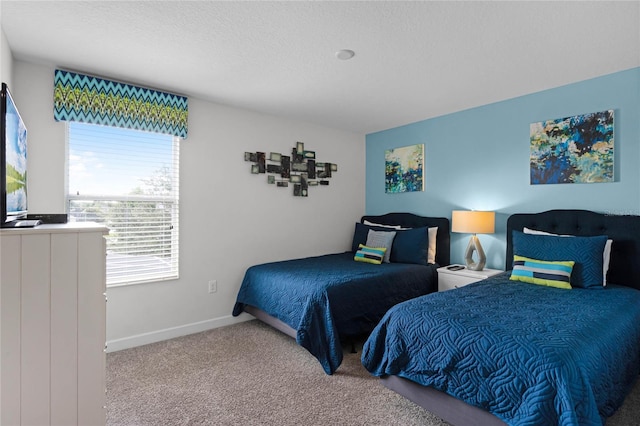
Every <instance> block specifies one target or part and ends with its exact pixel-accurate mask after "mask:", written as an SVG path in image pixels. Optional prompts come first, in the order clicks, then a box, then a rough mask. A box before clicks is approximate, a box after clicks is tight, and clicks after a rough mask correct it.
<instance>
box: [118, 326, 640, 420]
mask: <svg viewBox="0 0 640 426" xmlns="http://www.w3.org/2000/svg"><path fill="white" fill-rule="evenodd" d="M639 419H640V385H637V386H636V388H635V389H634V392H633V393H632V394H631V395H630V396H629V397H628V398H627V400H626V401H625V405H624V406H623V407H622V408H621V409H620V410H619V412H618V413H616V415H614V416H613V417H612V418H611V419H609V421H608V422H607V426H622V425H625V426H626V425H632V424H638V422H640V420H639ZM107 424H108V425H167V426H169V425H238V424H241V425H283V426H286V425H350V426H358V425H372V426H373V425H407V426H411V425H427V426H444V425H446V423H444V422H443V421H441V420H440V419H438V418H437V417H435V416H434V415H432V414H431V413H428V412H426V411H425V410H423V409H422V408H420V407H418V406H416V405H415V404H413V403H412V402H410V401H408V400H406V399H405V398H403V397H401V396H399V395H397V394H395V393H394V392H392V391H390V390H388V389H386V388H385V387H383V386H382V385H381V384H380V383H379V379H377V378H375V377H372V376H371V375H369V373H368V372H367V371H366V370H365V369H364V367H362V364H361V363H360V351H359V352H358V353H357V354H352V353H349V351H348V350H347V351H345V358H344V361H343V363H342V365H341V366H340V368H339V369H338V371H337V372H336V373H335V374H334V375H332V376H328V375H326V374H325V373H324V372H323V370H322V368H321V367H320V364H319V363H318V362H317V361H316V359H315V358H313V357H312V356H311V355H310V354H309V353H308V352H307V351H306V350H305V349H303V348H301V347H299V346H298V345H296V343H295V341H294V340H293V339H291V338H290V337H287V336H285V335H284V334H282V333H280V332H278V331H275V330H273V329H272V328H270V327H268V326H266V325H264V324H262V323H260V322H258V321H249V322H245V323H241V324H235V325H232V326H228V327H222V328H218V329H215V330H210V331H207V332H204V333H198V334H194V335H190V336H185V337H181V338H178V339H173V340H169V341H165V342H160V343H154V344H151V345H146V346H142V347H138V348H133V349H127V350H124V351H119V352H114V353H110V354H108V355H107Z"/></svg>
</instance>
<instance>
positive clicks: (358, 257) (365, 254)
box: [353, 244, 387, 265]
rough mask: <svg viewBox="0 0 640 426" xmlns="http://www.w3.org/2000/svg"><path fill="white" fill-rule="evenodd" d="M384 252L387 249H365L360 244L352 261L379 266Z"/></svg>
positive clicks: (365, 247)
mask: <svg viewBox="0 0 640 426" xmlns="http://www.w3.org/2000/svg"><path fill="white" fill-rule="evenodd" d="M386 251H387V249H386V248H384V247H367V246H365V245H364V244H360V245H359V246H358V251H357V252H356V254H355V256H353V260H355V261H357V262H366V263H374V264H376V265H380V264H381V263H382V259H383V258H384V253H385V252H386Z"/></svg>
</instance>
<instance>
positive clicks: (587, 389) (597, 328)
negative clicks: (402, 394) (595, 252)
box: [362, 272, 640, 425]
mask: <svg viewBox="0 0 640 426" xmlns="http://www.w3.org/2000/svg"><path fill="white" fill-rule="evenodd" d="M508 277H509V273H508V272H507V273H504V274H501V275H498V276H496V277H493V278H490V279H488V280H485V281H482V282H478V283H474V284H471V285H469V286H466V287H463V288H460V289H457V290H452V291H448V292H443V293H433V294H430V295H428V296H425V297H419V298H417V299H413V300H410V301H407V302H405V303H401V304H399V305H397V306H395V307H394V308H392V309H390V310H389V312H388V313H387V314H386V315H385V317H384V318H383V319H382V321H381V322H380V324H379V325H378V326H377V327H376V328H375V330H374V331H373V332H372V333H371V336H370V337H369V339H368V340H367V342H366V343H365V347H364V349H363V353H362V363H363V365H364V366H365V367H366V368H367V369H368V370H369V371H370V372H371V373H372V374H374V375H376V376H385V375H397V376H400V377H404V378H406V379H409V380H412V381H414V382H417V383H419V384H422V385H425V386H432V387H434V388H436V389H438V390H441V391H444V392H446V393H448V394H449V395H451V396H454V397H456V398H458V399H461V400H463V401H465V402H467V403H469V404H471V405H474V406H477V407H480V408H483V409H485V410H487V411H490V412H491V413H493V414H495V415H496V416H497V417H499V418H500V419H502V420H504V421H505V422H506V423H508V424H512V425H543V424H549V425H551V424H553V425H556V424H557V425H602V424H603V422H604V419H605V418H606V417H609V416H611V415H612V414H613V413H614V411H615V410H616V409H617V408H618V407H620V406H621V405H622V403H623V401H624V398H625V396H626V395H627V393H628V392H629V391H630V390H631V388H632V386H633V384H634V382H635V380H636V378H637V377H638V374H639V372H640V368H639V366H640V350H639V342H640V291H638V290H634V289H631V288H627V287H621V286H615V285H609V286H607V287H606V288H604V289H589V290H586V289H572V290H562V289H555V288H550V287H543V286H539V285H534V284H526V283H520V282H515V281H509V279H508Z"/></svg>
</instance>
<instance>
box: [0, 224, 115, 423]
mask: <svg viewBox="0 0 640 426" xmlns="http://www.w3.org/2000/svg"><path fill="white" fill-rule="evenodd" d="M107 232H108V230H107V228H105V227H103V226H100V225H96V224H87V223H69V224H64V225H41V226H38V227H36V228H31V229H1V230H0V266H1V269H0V323H1V327H0V424H2V425H54V424H55V425H104V424H105V422H106V408H105V403H106V402H105V401H106V399H105V361H106V357H105V352H104V349H105V340H106V306H105V301H106V298H105V292H106V287H105V282H106V280H105V262H106V252H105V247H106V243H105V239H104V235H105V234H106V233H107Z"/></svg>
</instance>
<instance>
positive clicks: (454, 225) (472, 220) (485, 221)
mask: <svg viewBox="0 0 640 426" xmlns="http://www.w3.org/2000/svg"><path fill="white" fill-rule="evenodd" d="M495 222H496V213H495V212H481V211H465V210H454V211H453V212H452V215H451V232H462V233H466V234H473V236H471V239H470V240H469V244H468V245H467V250H466V251H465V253H464V261H465V264H466V266H467V269H470V270H472V271H482V269H483V268H484V265H485V263H487V256H485V254H484V250H483V249H482V246H481V245H480V240H479V239H478V237H477V236H476V234H493V233H494V232H495ZM473 252H477V253H478V260H477V261H475V262H474V260H473Z"/></svg>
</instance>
